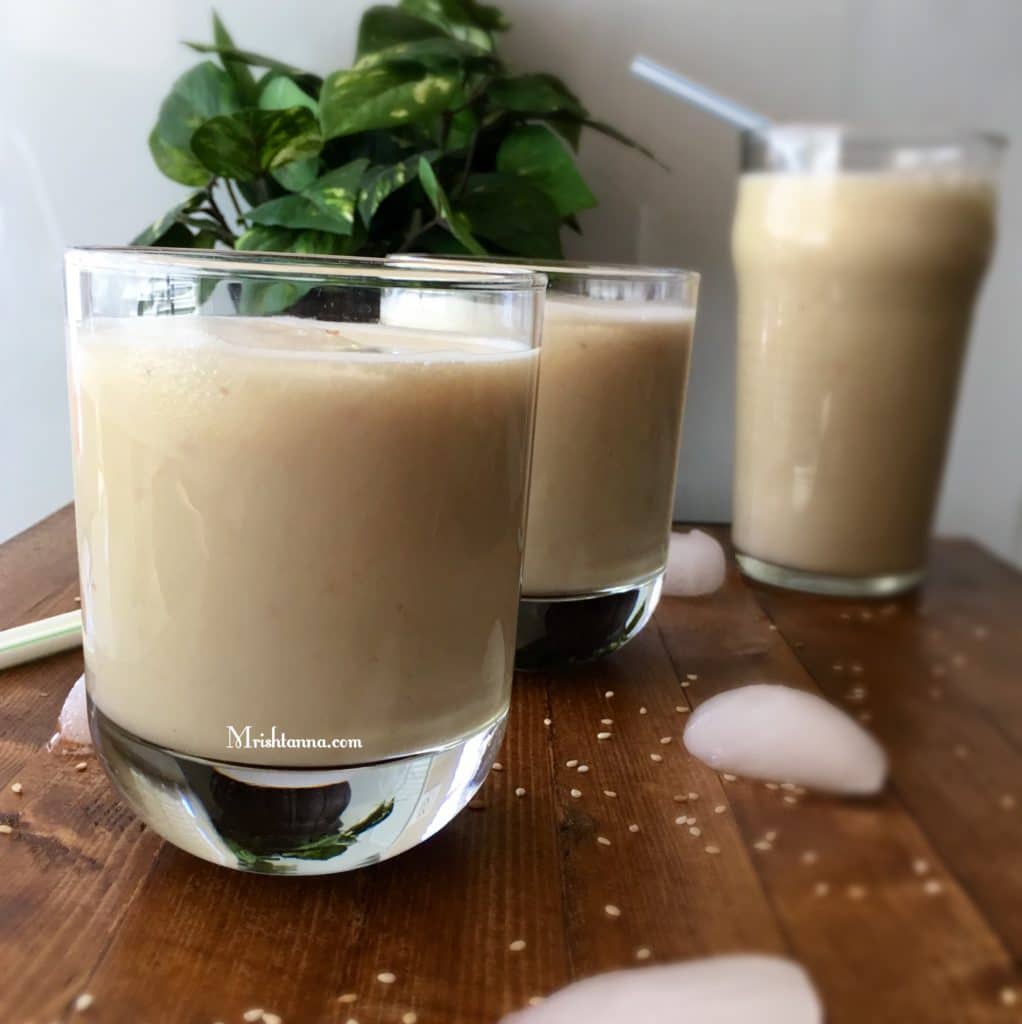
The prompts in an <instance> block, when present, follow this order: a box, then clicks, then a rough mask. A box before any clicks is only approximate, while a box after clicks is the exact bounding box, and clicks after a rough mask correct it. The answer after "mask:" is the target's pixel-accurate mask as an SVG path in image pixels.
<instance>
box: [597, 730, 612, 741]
mask: <svg viewBox="0 0 1022 1024" xmlns="http://www.w3.org/2000/svg"><path fill="white" fill-rule="evenodd" d="M596 738H597V739H598V740H609V739H610V733H609V732H598V733H597V734H596Z"/></svg>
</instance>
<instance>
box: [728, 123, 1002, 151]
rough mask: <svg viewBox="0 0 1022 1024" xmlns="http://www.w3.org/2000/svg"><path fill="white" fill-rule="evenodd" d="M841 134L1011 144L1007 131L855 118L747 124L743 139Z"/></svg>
mask: <svg viewBox="0 0 1022 1024" xmlns="http://www.w3.org/2000/svg"><path fill="white" fill-rule="evenodd" d="M827 133H830V134H839V135H841V136H842V137H843V138H846V139H848V140H849V141H852V142H861V143H873V144H875V145H881V146H897V145H901V146H940V145H943V146H947V145H954V144H958V145H975V144H977V143H978V144H981V145H984V146H989V147H990V148H991V149H994V150H998V151H1001V150H1005V149H1007V148H1008V145H1009V139H1008V136H1007V135H1006V134H1005V133H1004V132H998V131H992V130H987V129H983V128H971V127H963V126H960V125H941V124H935V125H926V124H923V125H908V124H903V125H899V124H897V123H882V122H881V123H876V124H870V123H868V122H861V123H860V122H854V121H778V122H775V123H773V124H768V125H766V126H765V127H762V128H746V129H744V130H743V131H742V133H741V135H742V138H743V139H744V140H748V141H755V140H757V139H760V140H764V141H769V140H770V139H772V138H778V137H784V136H786V135H793V136H801V137H803V138H809V137H812V136H813V135H823V134H827Z"/></svg>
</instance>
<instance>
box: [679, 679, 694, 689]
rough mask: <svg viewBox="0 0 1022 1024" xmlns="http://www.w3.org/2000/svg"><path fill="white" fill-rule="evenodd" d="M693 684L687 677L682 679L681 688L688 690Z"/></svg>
mask: <svg viewBox="0 0 1022 1024" xmlns="http://www.w3.org/2000/svg"><path fill="white" fill-rule="evenodd" d="M691 685H692V684H691V683H690V682H689V681H688V680H687V679H682V681H681V688H682V689H683V690H687V689H688V688H689V687H690V686H691Z"/></svg>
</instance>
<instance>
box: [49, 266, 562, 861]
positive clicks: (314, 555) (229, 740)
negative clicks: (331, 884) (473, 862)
mask: <svg viewBox="0 0 1022 1024" xmlns="http://www.w3.org/2000/svg"><path fill="white" fill-rule="evenodd" d="M66 284H67V298H68V358H69V377H70V396H71V411H72V417H71V418H72V424H73V447H74V469H75V511H76V519H77V531H78V553H79V569H80V576H81V596H82V613H83V619H84V652H85V667H86V685H87V690H88V699H89V709H90V721H91V727H92V732H93V737H94V739H95V742H96V747H97V750H98V752H99V754H100V757H101V758H102V759H103V762H104V765H105V766H106V769H107V771H108V772H109V774H110V776H111V778H112V779H113V781H114V784H115V785H116V787H117V788H118V789H119V791H120V793H121V794H122V795H123V796H124V798H125V799H126V800H127V802H128V803H129V804H130V805H131V807H132V808H133V809H134V810H135V812H136V813H137V814H138V815H139V816H140V817H141V818H143V819H144V820H145V821H146V822H147V823H148V824H149V825H151V826H152V827H153V828H154V829H155V830H156V831H157V832H159V833H160V834H161V835H163V836H165V837H166V838H167V839H169V840H170V841H171V842H173V843H175V844H176V845H178V846H179V847H182V848H183V849H185V850H188V851H190V852H191V853H193V854H196V855H197V856H199V857H203V858H205V859H207V860H210V861H213V862H214V863H218V864H222V865H226V866H228V867H232V868H238V869H241V870H247V871H256V872H265V873H287V874H319V873H329V872H336V871H345V870H349V869H351V868H357V867H360V866H362V865H365V864H369V863H373V862H375V861H378V860H382V859H385V858H387V857H391V856H394V855H395V854H397V853H400V852H402V851H403V850H406V849H408V848H409V847H411V846H414V845H415V844H417V843H419V842H422V841H423V840H424V839H426V838H427V837H428V836H430V835H432V834H433V833H434V832H436V831H437V830H438V829H440V828H442V827H443V825H445V824H446V823H447V822H448V821H450V820H451V818H452V817H454V815H455V814H456V813H457V812H458V811H459V810H460V809H461V808H462V807H463V806H464V805H465V804H466V803H467V802H468V800H469V799H470V797H471V796H472V794H473V793H474V791H475V790H476V789H477V787H478V786H479V784H480V782H481V781H482V779H483V778H484V777H485V775H486V773H487V771H488V770H489V768H490V765H491V764H492V761H493V757H494V754H495V752H496V749H497V746H498V744H499V742H500V738H501V735H502V733H503V730H504V722H505V718H506V715H507V710H508V699H509V693H510V685H511V673H512V668H513V662H514V649H515V626H516V617H517V611H518V599H519V589H520V578H521V566H522V557H523V543H524V541H523V537H524V524H525V507H526V493H527V481H528V469H529V458H530V451H531V442H532V433H533V410H534V405H535V392H536V378H537V369H538V359H539V352H538V348H537V345H538V341H539V328H540V316H541V309H542V301H543V294H544V288H545V284H546V282H545V280H544V279H543V278H542V277H541V276H539V275H535V274H531V273H527V272H511V271H505V272H501V273H495V272H493V271H490V270H485V271H484V270H482V269H481V270H479V271H478V272H477V273H475V274H464V273H458V274H454V273H449V272H444V271H437V270H430V269H427V268H420V269H419V270H416V271H414V272H413V271H410V270H399V269H396V268H393V267H386V266H384V265H383V264H382V263H381V262H380V261H372V260H350V261H349V260H344V261H342V260H335V259H329V258H315V257H311V258H310V257H292V256H275V255H269V254H265V253H247V254H246V253H223V254H215V253H194V252H191V251H181V250H155V249H154V250H145V249H123V250H116V249H106V250H102V249H77V250H73V251H71V252H69V253H68V255H67V258H66ZM404 289H414V290H415V291H416V292H418V293H422V294H426V295H434V296H442V297H443V299H444V301H445V303H446V304H447V308H449V309H450V310H451V315H450V318H449V319H448V318H444V317H436V318H434V320H433V322H432V323H431V324H430V325H429V327H428V328H420V327H416V328H403V327H396V326H390V325H385V324H381V323H380V315H379V314H380V307H381V299H382V296H383V295H385V294H399V293H400V292H401V291H402V290H404ZM480 310H482V311H485V315H483V314H481V313H479V312H478V311H480ZM474 311H475V312H474ZM473 320H477V321H478V322H480V323H483V322H485V324H486V332H485V333H479V332H477V331H475V330H472V329H467V328H466V327H464V326H463V325H464V324H466V323H471V322H473Z"/></svg>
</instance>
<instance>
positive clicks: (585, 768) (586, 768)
mask: <svg viewBox="0 0 1022 1024" xmlns="http://www.w3.org/2000/svg"><path fill="white" fill-rule="evenodd" d="M576 771H579V772H581V773H582V774H583V775H585V773H586V772H587V771H589V765H587V764H580V765H579V766H578V768H577V769H576Z"/></svg>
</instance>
